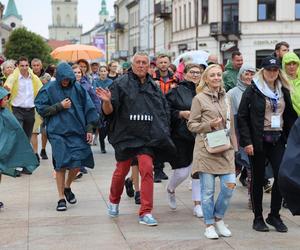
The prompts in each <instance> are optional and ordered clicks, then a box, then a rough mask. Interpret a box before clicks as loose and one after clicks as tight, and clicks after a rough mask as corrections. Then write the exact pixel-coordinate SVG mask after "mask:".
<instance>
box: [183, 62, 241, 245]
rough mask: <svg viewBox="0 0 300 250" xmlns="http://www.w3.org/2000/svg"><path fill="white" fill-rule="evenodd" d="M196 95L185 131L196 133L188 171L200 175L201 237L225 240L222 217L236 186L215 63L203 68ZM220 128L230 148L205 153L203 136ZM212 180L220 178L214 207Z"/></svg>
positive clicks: (232, 148)
mask: <svg viewBox="0 0 300 250" xmlns="http://www.w3.org/2000/svg"><path fill="white" fill-rule="evenodd" d="M197 92H198V94H197V95H196V96H195V98H194V99H193V103H192V108H191V114H190V118H189V121H188V128H189V130H190V131H191V132H193V133H195V134H196V141H195V147H194V156H193V170H192V171H193V174H194V173H197V172H198V173H199V176H200V183H201V184H200V185H201V197H202V200H201V202H202V209H203V215H204V221H205V224H206V229H205V233H204V235H205V236H206V237H207V238H209V239H216V238H218V237H219V235H220V236H225V237H229V236H231V232H230V231H229V229H228V228H227V227H226V226H225V224H224V222H223V217H224V214H225V212H226V210H227V208H228V205H229V201H230V198H231V196H232V193H233V191H234V189H235V186H236V184H235V165H234V152H235V151H237V142H236V137H235V131H234V124H233V115H232V112H231V108H230V100H229V98H228V99H227V100H226V98H227V97H226V93H225V90H224V87H223V80H222V68H221V67H220V66H219V65H218V64H213V65H210V66H209V67H207V68H206V70H205V71H204V73H203V75H202V78H201V81H200V84H199V86H198V88H197ZM227 111H228V112H229V113H228V114H227ZM227 117H228V118H227ZM226 121H228V125H227V126H226ZM229 127H230V128H229ZM222 129H228V130H229V133H230V144H231V146H230V148H229V149H227V150H225V151H223V152H221V153H209V152H208V150H207V149H206V146H205V137H206V134H208V133H210V132H213V131H217V130H222ZM216 177H219V178H220V193H219V196H218V199H217V201H216V203H215V204H214V193H215V178H216Z"/></svg>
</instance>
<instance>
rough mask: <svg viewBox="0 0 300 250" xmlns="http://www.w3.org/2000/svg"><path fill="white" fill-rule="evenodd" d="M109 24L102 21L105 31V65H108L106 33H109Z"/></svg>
mask: <svg viewBox="0 0 300 250" xmlns="http://www.w3.org/2000/svg"><path fill="white" fill-rule="evenodd" d="M109 26H110V24H109V22H107V21H106V19H105V20H104V29H105V47H106V49H105V52H106V65H107V64H108V31H109Z"/></svg>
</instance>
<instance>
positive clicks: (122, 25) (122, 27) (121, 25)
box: [114, 23, 124, 32]
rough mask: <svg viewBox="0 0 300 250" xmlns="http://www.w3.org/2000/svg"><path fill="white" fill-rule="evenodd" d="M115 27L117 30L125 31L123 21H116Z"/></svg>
mask: <svg viewBox="0 0 300 250" xmlns="http://www.w3.org/2000/svg"><path fill="white" fill-rule="evenodd" d="M114 29H115V31H117V32H123V31H124V24H122V23H114Z"/></svg>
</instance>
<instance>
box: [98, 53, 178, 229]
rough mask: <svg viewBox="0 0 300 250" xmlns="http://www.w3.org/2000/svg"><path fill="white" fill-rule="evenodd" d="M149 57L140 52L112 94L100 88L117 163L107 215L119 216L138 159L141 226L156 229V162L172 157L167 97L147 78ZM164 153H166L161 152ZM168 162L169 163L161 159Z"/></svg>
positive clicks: (117, 81) (118, 81) (111, 89)
mask: <svg viewBox="0 0 300 250" xmlns="http://www.w3.org/2000/svg"><path fill="white" fill-rule="evenodd" d="M149 62H150V61H149V57H148V55H147V54H145V53H142V52H138V53H136V54H135V55H134V56H133V59H132V71H130V72H129V73H128V74H125V75H123V76H121V77H119V78H118V79H116V80H115V81H114V83H113V84H112V86H111V88H110V90H105V89H101V88H97V91H96V92H97V95H98V96H99V97H100V98H101V99H102V109H103V112H104V114H105V115H108V116H109V118H110V128H109V132H108V134H109V142H110V143H111V144H112V145H113V147H114V149H115V157H116V160H117V164H116V169H115V171H114V173H113V177H112V183H111V188H110V196H109V200H110V204H109V207H108V214H109V215H110V216H111V217H116V216H118V215H119V203H120V199H121V195H122V192H123V188H124V182H125V177H126V175H127V173H128V171H129V169H130V165H131V162H132V160H133V159H134V158H135V157H136V158H137V159H138V165H139V171H140V174H141V179H142V180H141V208H140V211H139V216H140V217H139V222H140V223H141V224H145V225H148V226H155V225H157V221H156V220H155V219H154V218H153V216H152V214H151V211H152V208H153V170H152V167H153V158H154V157H155V158H157V157H159V156H162V155H164V156H166V155H168V153H172V151H173V150H175V148H174V144H173V142H172V141H171V139H170V131H169V125H170V122H169V117H170V115H169V113H168V107H167V102H166V99H165V97H164V96H163V95H162V92H161V91H160V89H159V87H158V86H157V85H156V83H155V82H154V81H153V79H152V78H151V77H150V75H148V73H147V72H148V69H149ZM162 149H163V150H164V151H162ZM161 160H167V159H161Z"/></svg>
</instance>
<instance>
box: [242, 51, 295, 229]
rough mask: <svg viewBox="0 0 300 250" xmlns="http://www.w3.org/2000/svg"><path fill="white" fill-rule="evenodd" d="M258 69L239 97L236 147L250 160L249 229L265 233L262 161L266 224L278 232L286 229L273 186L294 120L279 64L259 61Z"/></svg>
mask: <svg viewBox="0 0 300 250" xmlns="http://www.w3.org/2000/svg"><path fill="white" fill-rule="evenodd" d="M261 66H262V69H261V70H260V71H259V72H258V73H257V75H256V76H255V78H254V79H253V82H252V84H251V86H249V87H248V88H247V89H246V91H245V92H244V94H243V97H242V100H241V103H240V106H239V110H238V128H239V132H240V145H241V146H242V147H244V149H245V151H246V153H247V154H248V155H249V156H250V164H251V170H252V194H251V195H252V199H251V200H252V208H253V213H254V221H253V229H254V230H256V231H260V232H266V231H269V228H268V226H267V225H266V224H265V221H264V218H263V208H262V199H263V183H264V176H265V161H266V159H267V160H269V162H270V163H271V166H272V169H273V175H274V183H273V187H272V193H271V211H270V213H269V215H268V218H267V219H266V222H267V223H268V224H270V225H272V226H274V227H275V229H276V230H277V231H278V232H287V231H288V228H287V226H286V225H285V224H284V223H283V221H282V220H281V218H280V215H279V211H280V208H281V202H282V197H281V194H280V191H279V188H278V184H277V177H278V170H279V166H280V163H281V160H282V156H283V153H284V150H285V144H286V138H287V135H288V133H289V131H290V128H291V127H292V125H293V123H294V122H295V120H296V118H297V113H296V112H295V111H294V109H293V106H292V101H291V97H290V85H289V82H288V79H287V78H286V77H285V75H284V74H283V73H282V71H281V70H280V62H279V60H278V59H277V58H275V57H273V56H269V57H266V58H264V59H263V60H262V65H261Z"/></svg>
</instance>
